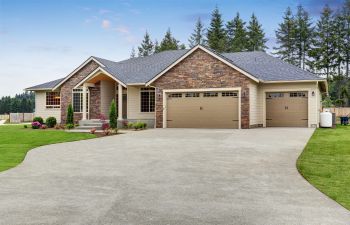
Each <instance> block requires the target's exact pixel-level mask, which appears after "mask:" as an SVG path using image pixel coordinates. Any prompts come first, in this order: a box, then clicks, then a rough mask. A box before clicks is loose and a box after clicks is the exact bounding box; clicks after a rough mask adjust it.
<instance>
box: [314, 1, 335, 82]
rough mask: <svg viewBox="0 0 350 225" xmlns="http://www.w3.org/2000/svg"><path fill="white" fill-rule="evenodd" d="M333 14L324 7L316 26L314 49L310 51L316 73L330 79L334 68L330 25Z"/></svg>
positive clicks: (332, 34) (332, 39) (332, 37)
mask: <svg viewBox="0 0 350 225" xmlns="http://www.w3.org/2000/svg"><path fill="white" fill-rule="evenodd" d="M332 14H333V12H332V10H331V9H330V8H329V7H328V5H326V6H325V7H324V9H323V11H322V13H321V17H320V19H319V21H318V22H317V26H316V33H315V35H316V37H315V39H314V41H313V42H314V43H313V45H314V47H313V49H312V50H311V51H310V56H312V57H313V58H314V61H315V62H314V65H315V68H316V70H317V71H318V73H320V74H321V75H325V76H326V77H327V79H329V78H330V76H331V75H332V72H334V71H333V70H334V67H335V52H334V48H333V47H334V33H333V28H332V24H333V22H334V20H333V15H332Z"/></svg>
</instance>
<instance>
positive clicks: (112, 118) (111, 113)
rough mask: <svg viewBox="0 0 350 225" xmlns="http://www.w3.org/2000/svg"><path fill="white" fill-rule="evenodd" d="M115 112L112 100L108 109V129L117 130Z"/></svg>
mask: <svg viewBox="0 0 350 225" xmlns="http://www.w3.org/2000/svg"><path fill="white" fill-rule="evenodd" d="M117 125H118V123H117V110H116V106H115V101H114V99H113V100H112V102H111V106H110V107H109V127H110V128H112V129H114V128H117Z"/></svg>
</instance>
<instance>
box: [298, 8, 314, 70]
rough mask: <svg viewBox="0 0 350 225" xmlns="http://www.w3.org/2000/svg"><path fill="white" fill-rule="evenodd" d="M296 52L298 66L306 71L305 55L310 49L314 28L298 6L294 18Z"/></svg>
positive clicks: (307, 16) (305, 13) (306, 14)
mask: <svg viewBox="0 0 350 225" xmlns="http://www.w3.org/2000/svg"><path fill="white" fill-rule="evenodd" d="M295 22H296V32H295V34H296V39H295V40H296V42H295V44H296V51H297V60H298V66H299V67H300V68H302V69H304V70H305V69H306V65H307V64H309V62H308V59H307V54H308V51H309V49H310V48H311V45H312V41H313V38H314V28H313V27H312V22H311V19H310V17H309V13H308V12H307V11H305V10H304V8H303V7H302V6H301V5H299V6H298V10H297V14H296V18H295Z"/></svg>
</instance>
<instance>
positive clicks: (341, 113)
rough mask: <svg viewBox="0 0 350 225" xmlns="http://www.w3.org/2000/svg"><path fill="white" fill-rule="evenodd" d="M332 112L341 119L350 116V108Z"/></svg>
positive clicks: (340, 108)
mask: <svg viewBox="0 0 350 225" xmlns="http://www.w3.org/2000/svg"><path fill="white" fill-rule="evenodd" d="M331 112H332V113H335V115H336V117H339V116H350V107H337V108H331Z"/></svg>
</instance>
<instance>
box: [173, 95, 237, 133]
mask: <svg viewBox="0 0 350 225" xmlns="http://www.w3.org/2000/svg"><path fill="white" fill-rule="evenodd" d="M167 127H169V128H238V93H237V92H201V93H199V92H187V93H170V94H168V95H167Z"/></svg>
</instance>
